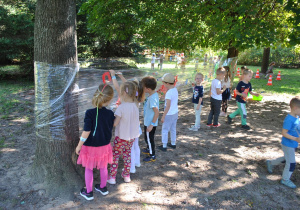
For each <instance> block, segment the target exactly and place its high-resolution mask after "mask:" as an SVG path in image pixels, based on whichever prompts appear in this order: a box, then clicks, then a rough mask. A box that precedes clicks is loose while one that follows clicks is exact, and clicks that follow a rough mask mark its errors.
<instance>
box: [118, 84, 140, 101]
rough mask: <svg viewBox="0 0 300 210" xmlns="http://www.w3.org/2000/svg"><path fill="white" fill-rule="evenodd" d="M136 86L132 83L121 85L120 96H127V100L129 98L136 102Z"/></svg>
mask: <svg viewBox="0 0 300 210" xmlns="http://www.w3.org/2000/svg"><path fill="white" fill-rule="evenodd" d="M137 90H138V88H137V85H136V84H135V83H134V82H129V81H127V82H124V83H122V84H121V87H120V92H121V95H123V94H124V93H126V94H127V96H128V97H129V98H131V99H132V100H133V101H134V102H136V101H137V98H136V97H137V95H136V93H137Z"/></svg>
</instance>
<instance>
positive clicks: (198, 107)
mask: <svg viewBox="0 0 300 210" xmlns="http://www.w3.org/2000/svg"><path fill="white" fill-rule="evenodd" d="M201 102H202V97H200V98H199V102H198V105H197V107H196V110H199V109H200V106H201Z"/></svg>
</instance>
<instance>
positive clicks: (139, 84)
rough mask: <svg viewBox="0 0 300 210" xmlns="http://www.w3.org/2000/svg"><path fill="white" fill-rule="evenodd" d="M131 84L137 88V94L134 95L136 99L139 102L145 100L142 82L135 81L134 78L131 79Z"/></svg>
mask: <svg viewBox="0 0 300 210" xmlns="http://www.w3.org/2000/svg"><path fill="white" fill-rule="evenodd" d="M132 82H133V84H134V85H135V86H136V88H137V92H138V94H137V96H136V99H137V101H138V102H139V103H140V102H143V101H144V100H145V93H144V87H143V84H142V82H141V81H140V82H139V81H137V80H134V81H132Z"/></svg>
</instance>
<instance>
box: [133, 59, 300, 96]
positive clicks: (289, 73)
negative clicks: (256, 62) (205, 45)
mask: <svg viewBox="0 0 300 210" xmlns="http://www.w3.org/2000/svg"><path fill="white" fill-rule="evenodd" d="M238 67H241V65H238V66H237V68H238ZM138 68H139V69H140V70H143V71H146V72H147V73H148V74H150V75H153V76H154V77H156V78H160V77H162V76H163V74H165V73H172V74H174V75H178V81H179V82H184V81H186V80H188V81H189V84H191V83H192V82H194V76H195V73H196V71H195V64H194V63H189V64H187V65H186V70H185V71H182V70H181V69H176V68H175V62H170V61H164V64H163V71H162V72H161V71H160V70H159V69H158V68H157V63H156V64H155V70H154V72H153V71H151V70H150V62H149V63H146V64H138ZM248 68H249V69H251V70H252V71H253V73H254V74H253V79H252V80H251V84H252V88H253V89H254V91H255V92H259V93H261V92H265V93H272V94H287V95H299V94H300V85H299V84H300V69H280V68H275V70H274V71H273V72H274V74H273V85H272V86H267V83H268V80H267V79H263V78H262V77H261V78H260V79H254V77H255V73H256V70H257V69H259V70H260V69H261V67H260V66H248ZM199 69H200V70H199V71H200V72H201V73H203V74H204V75H205V76H206V77H207V81H208V82H210V81H211V79H212V78H211V79H208V78H209V72H210V71H212V68H210V67H209V66H208V65H207V66H206V67H204V66H203V65H202V64H201V63H200V64H199ZM278 71H281V81H277V80H276V77H277V74H278ZM238 81H239V78H238V77H235V79H234V83H233V85H234V86H236V85H237V83H238Z"/></svg>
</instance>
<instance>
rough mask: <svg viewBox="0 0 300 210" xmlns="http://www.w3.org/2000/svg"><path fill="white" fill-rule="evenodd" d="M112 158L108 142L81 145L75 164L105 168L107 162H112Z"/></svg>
mask: <svg viewBox="0 0 300 210" xmlns="http://www.w3.org/2000/svg"><path fill="white" fill-rule="evenodd" d="M112 159H113V155H112V147H111V145H110V144H108V145H105V146H101V147H90V146H84V145H82V147H81V150H80V153H79V157H78V160H77V164H78V165H80V164H81V165H82V166H83V167H85V168H88V169H91V170H93V169H94V168H97V169H100V168H106V167H107V164H108V163H109V164H111V163H112Z"/></svg>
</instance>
